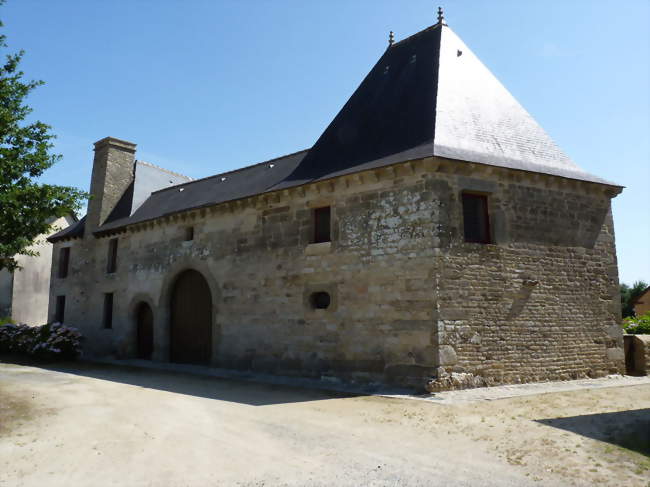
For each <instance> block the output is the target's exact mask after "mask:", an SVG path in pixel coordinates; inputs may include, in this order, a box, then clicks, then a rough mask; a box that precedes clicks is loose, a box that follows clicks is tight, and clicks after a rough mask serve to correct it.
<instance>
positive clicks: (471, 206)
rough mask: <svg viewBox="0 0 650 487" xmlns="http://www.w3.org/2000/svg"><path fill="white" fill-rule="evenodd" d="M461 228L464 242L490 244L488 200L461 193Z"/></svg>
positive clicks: (484, 197) (480, 195)
mask: <svg viewBox="0 0 650 487" xmlns="http://www.w3.org/2000/svg"><path fill="white" fill-rule="evenodd" d="M463 227H464V230H465V242H474V243H483V244H488V243H490V242H491V239H490V217H489V215H488V198H487V196H486V195H484V194H475V193H463Z"/></svg>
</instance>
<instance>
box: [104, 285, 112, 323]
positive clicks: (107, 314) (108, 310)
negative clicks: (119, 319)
mask: <svg viewBox="0 0 650 487" xmlns="http://www.w3.org/2000/svg"><path fill="white" fill-rule="evenodd" d="M102 323H103V324H104V328H106V329H110V328H113V293H106V294H104V318H103V320H102Z"/></svg>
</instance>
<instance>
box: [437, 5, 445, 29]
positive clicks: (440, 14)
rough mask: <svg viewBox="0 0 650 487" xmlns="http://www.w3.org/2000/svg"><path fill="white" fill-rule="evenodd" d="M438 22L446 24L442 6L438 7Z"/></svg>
mask: <svg viewBox="0 0 650 487" xmlns="http://www.w3.org/2000/svg"><path fill="white" fill-rule="evenodd" d="M438 23H439V24H442V25H447V24H446V23H445V14H444V12H443V11H442V7H438Z"/></svg>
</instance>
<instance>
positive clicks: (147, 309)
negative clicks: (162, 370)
mask: <svg viewBox="0 0 650 487" xmlns="http://www.w3.org/2000/svg"><path fill="white" fill-rule="evenodd" d="M136 323H137V333H138V337H137V338H138V358H142V359H145V360H151V355H152V353H153V312H152V311H151V306H149V305H148V304H147V303H144V302H142V303H140V304H139V305H138V308H137V310H136Z"/></svg>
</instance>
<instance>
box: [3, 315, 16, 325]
mask: <svg viewBox="0 0 650 487" xmlns="http://www.w3.org/2000/svg"><path fill="white" fill-rule="evenodd" d="M13 322H14V321H13V320H12V319H11V318H10V317H8V316H5V317H4V318H3V317H1V316H0V325H6V324H7V323H13Z"/></svg>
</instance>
